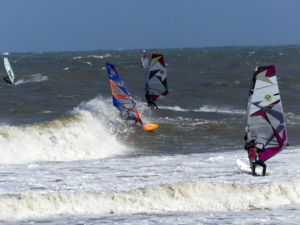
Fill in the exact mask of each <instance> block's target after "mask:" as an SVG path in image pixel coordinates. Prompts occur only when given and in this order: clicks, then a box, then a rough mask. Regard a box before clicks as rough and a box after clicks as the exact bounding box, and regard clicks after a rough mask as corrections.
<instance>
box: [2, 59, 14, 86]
mask: <svg viewBox="0 0 300 225" xmlns="http://www.w3.org/2000/svg"><path fill="white" fill-rule="evenodd" d="M4 66H5V69H6V73H7V75H8V77H9V79H10V81H11V83H14V79H15V74H14V71H13V70H12V68H11V65H10V63H9V61H8V59H7V58H6V57H5V58H4Z"/></svg>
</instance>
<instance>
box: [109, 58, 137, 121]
mask: <svg viewBox="0 0 300 225" xmlns="http://www.w3.org/2000/svg"><path fill="white" fill-rule="evenodd" d="M106 68H107V72H108V77H109V82H110V89H111V95H112V100H113V104H114V106H115V107H116V108H117V109H118V110H119V111H120V113H121V115H122V116H123V117H127V118H128V119H132V120H135V121H137V122H139V123H140V124H141V125H142V124H143V123H142V120H141V117H140V115H139V112H138V111H137V108H136V103H135V101H134V100H133V99H132V97H131V95H130V94H129V92H128V91H127V89H126V87H125V85H124V83H123V81H122V79H121V77H120V76H119V74H118V72H117V70H116V69H115V67H114V66H113V65H111V64H109V63H106Z"/></svg>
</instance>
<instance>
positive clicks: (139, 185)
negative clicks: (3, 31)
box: [0, 46, 300, 225]
mask: <svg viewBox="0 0 300 225" xmlns="http://www.w3.org/2000/svg"><path fill="white" fill-rule="evenodd" d="M146 50H147V54H148V58H149V59H150V57H151V54H152V53H157V54H163V55H164V58H165V62H166V65H167V66H166V68H167V75H168V86H169V95H168V96H167V97H166V98H163V99H161V100H159V101H158V102H157V105H158V106H159V108H160V109H151V108H148V107H147V106H146V105H145V104H143V102H144V101H145V96H144V94H145V91H144V86H145V78H146V72H147V70H146V69H144V68H141V67H140V50H98V51H74V52H28V53H15V52H11V53H3V54H2V57H7V58H8V59H9V61H10V63H11V66H12V68H13V70H14V73H15V75H16V80H15V82H16V83H15V84H16V85H15V86H11V85H8V84H7V83H5V82H4V81H3V79H2V82H0V97H1V98H0V155H1V158H0V224H51V225H53V224H59V225H67V224H130V225H135V224H136V225H141V224H246V225H248V224H282V223H284V224H298V223H299V220H300V213H299V212H300V168H299V165H298V163H299V160H298V159H297V158H298V156H299V157H300V139H299V130H300V115H299V110H300V103H299V100H300V95H299V89H300V76H299V73H300V63H299V62H300V46H244V47H238V46H227V47H215V48H178V49H146ZM106 62H108V63H111V64H113V65H115V66H116V67H117V70H118V73H119V74H120V76H121V78H122V79H123V81H124V83H125V85H126V87H127V89H128V90H129V92H130V94H131V95H132V97H133V98H134V99H135V101H136V102H137V107H138V110H139V112H140V114H141V117H142V119H143V122H149V123H155V124H158V125H159V127H158V128H157V129H156V130H154V131H151V132H148V131H144V130H142V129H140V128H138V127H137V126H134V125H132V124H128V121H123V120H122V119H121V118H120V117H119V113H118V111H117V110H116V108H114V106H113V105H112V98H111V94H110V88H109V81H108V75H107V71H106V68H105V63H106ZM266 65H275V68H276V71H277V77H278V84H279V90H280V93H281V97H282V104H283V110H284V114H285V119H286V123H287V132H288V137H289V144H290V146H289V147H288V148H286V149H285V150H284V151H282V152H281V153H279V154H278V155H276V156H274V157H273V158H271V159H269V160H268V161H267V162H266V164H267V173H268V176H265V177H262V176H259V177H253V176H251V175H248V174H245V173H241V171H240V170H239V169H238V168H237V166H236V159H241V160H243V161H244V162H247V154H246V152H245V151H244V149H243V148H244V139H243V137H244V132H245V114H246V106H247V98H248V91H249V87H250V84H251V79H252V76H253V72H254V69H255V67H256V66H266ZM0 74H2V75H4V74H5V69H4V65H3V66H2V67H0Z"/></svg>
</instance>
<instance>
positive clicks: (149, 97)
mask: <svg viewBox="0 0 300 225" xmlns="http://www.w3.org/2000/svg"><path fill="white" fill-rule="evenodd" d="M145 97H146V99H147V103H148V106H153V107H156V108H157V109H158V107H157V105H156V104H155V102H154V101H153V100H152V95H151V94H150V92H149V90H147V89H146V94H145Z"/></svg>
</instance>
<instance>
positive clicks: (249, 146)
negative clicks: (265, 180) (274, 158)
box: [245, 139, 267, 176]
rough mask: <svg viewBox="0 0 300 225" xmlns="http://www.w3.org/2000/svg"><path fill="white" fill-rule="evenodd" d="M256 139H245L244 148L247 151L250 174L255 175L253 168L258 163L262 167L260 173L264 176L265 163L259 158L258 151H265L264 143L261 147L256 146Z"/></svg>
mask: <svg viewBox="0 0 300 225" xmlns="http://www.w3.org/2000/svg"><path fill="white" fill-rule="evenodd" d="M256 145H257V141H256V140H255V139H253V140H251V141H250V140H248V139H247V140H246V144H245V150H247V151H248V156H249V161H250V167H251V170H252V175H253V176H256V175H257V173H256V172H255V168H256V165H259V166H261V167H263V172H262V175H263V176H265V175H266V170H267V165H266V164H265V163H264V161H262V160H260V159H259V153H261V152H264V151H265V145H266V144H265V143H263V144H262V145H263V147H262V149H260V148H257V147H256Z"/></svg>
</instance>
